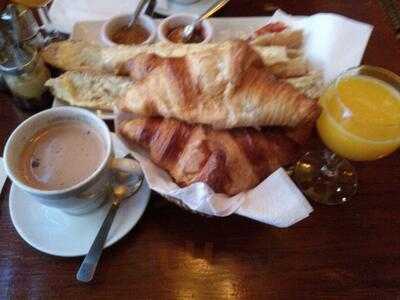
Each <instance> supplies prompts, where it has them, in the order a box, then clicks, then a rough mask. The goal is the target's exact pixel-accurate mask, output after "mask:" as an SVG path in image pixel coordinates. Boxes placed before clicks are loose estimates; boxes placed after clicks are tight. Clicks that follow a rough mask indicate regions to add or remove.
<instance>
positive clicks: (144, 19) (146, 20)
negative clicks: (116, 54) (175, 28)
mask: <svg viewBox="0 0 400 300" xmlns="http://www.w3.org/2000/svg"><path fill="white" fill-rule="evenodd" d="M131 17H132V15H118V16H115V17H112V18H111V19H110V20H108V21H107V22H105V23H104V24H103V26H102V28H101V40H102V42H103V43H104V44H105V45H107V46H116V45H120V44H117V43H114V42H113V41H112V39H111V37H112V36H113V35H114V34H115V32H116V31H117V30H118V29H120V28H121V27H123V26H125V25H128V23H129V21H130V19H131ZM136 23H137V24H139V25H141V26H142V27H143V28H145V29H146V30H147V31H148V32H149V37H148V38H147V40H145V41H144V42H143V43H141V44H140V45H144V44H150V43H152V42H153V41H154V39H155V38H156V35H157V27H156V24H155V23H154V20H153V19H152V18H150V17H149V16H146V15H141V16H139V17H138V18H137V20H136Z"/></svg>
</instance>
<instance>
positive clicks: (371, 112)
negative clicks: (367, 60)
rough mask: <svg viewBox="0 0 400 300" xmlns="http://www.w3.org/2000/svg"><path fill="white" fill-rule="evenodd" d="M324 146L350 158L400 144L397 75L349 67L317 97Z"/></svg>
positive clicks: (361, 157) (383, 152)
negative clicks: (320, 110)
mask: <svg viewBox="0 0 400 300" xmlns="http://www.w3.org/2000/svg"><path fill="white" fill-rule="evenodd" d="M320 105H321V107H322V114H321V116H320V118H319V119H318V121H317V129H318V133H319V136H320V137H321V139H322V141H323V142H324V143H325V145H326V146H327V147H328V148H329V149H330V150H332V151H333V152H335V153H336V154H339V155H340V156H342V157H345V158H348V159H350V160H356V161H365V160H375V159H378V158H381V157H384V156H386V155H389V154H390V153H392V152H394V151H395V150H396V149H397V148H398V147H399V146H400V77H399V76H397V75H396V74H394V73H392V72H390V71H388V70H385V69H382V68H378V67H372V66H361V67H358V68H354V69H350V70H348V71H347V72H345V73H344V74H342V75H341V76H339V77H338V78H337V79H336V80H335V82H334V83H333V84H332V85H331V86H330V87H329V88H328V89H327V90H326V92H325V93H324V95H323V96H322V97H321V98H320Z"/></svg>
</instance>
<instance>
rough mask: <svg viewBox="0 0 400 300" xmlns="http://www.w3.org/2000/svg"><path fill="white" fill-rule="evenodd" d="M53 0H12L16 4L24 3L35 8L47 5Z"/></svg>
mask: <svg viewBox="0 0 400 300" xmlns="http://www.w3.org/2000/svg"><path fill="white" fill-rule="evenodd" d="M51 1H52V0H12V1H11V2H14V3H16V4H22V5H24V6H27V7H31V8H35V7H41V6H45V5H47V4H48V3H49V2H51Z"/></svg>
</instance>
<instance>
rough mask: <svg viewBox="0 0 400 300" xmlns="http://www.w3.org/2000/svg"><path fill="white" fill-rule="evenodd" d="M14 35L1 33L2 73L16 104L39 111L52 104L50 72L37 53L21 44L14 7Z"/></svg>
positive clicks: (30, 47)
mask: <svg viewBox="0 0 400 300" xmlns="http://www.w3.org/2000/svg"><path fill="white" fill-rule="evenodd" d="M10 13H11V21H12V35H11V36H7V35H5V34H3V33H2V34H1V36H0V46H1V58H0V72H1V73H2V75H3V78H4V80H5V82H6V84H7V86H8V88H9V89H10V91H11V93H12V94H13V96H14V99H15V103H16V105H18V106H19V107H20V108H21V109H24V110H40V109H44V108H46V107H48V106H49V105H50V103H51V96H50V95H49V93H48V91H47V88H46V86H45V83H46V81H47V80H48V79H49V78H50V71H49V70H48V69H47V67H46V66H45V64H44V62H43V60H42V59H41V57H40V55H39V53H38V50H37V49H35V48H34V47H32V46H30V45H28V44H27V43H23V42H21V29H20V24H19V21H18V18H17V16H16V9H15V7H13V8H11V10H10Z"/></svg>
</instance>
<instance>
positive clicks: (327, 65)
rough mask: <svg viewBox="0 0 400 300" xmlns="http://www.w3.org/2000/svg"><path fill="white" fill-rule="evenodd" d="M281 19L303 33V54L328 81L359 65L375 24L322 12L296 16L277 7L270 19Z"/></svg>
mask: <svg viewBox="0 0 400 300" xmlns="http://www.w3.org/2000/svg"><path fill="white" fill-rule="evenodd" d="M276 21H282V22H284V23H286V24H288V25H290V26H292V27H294V28H299V29H302V30H303V32H304V38H305V40H304V53H305V56H306V57H307V59H308V60H309V61H310V63H311V65H312V66H313V67H314V68H316V69H320V70H322V71H323V73H324V79H325V83H326V84H327V83H329V82H331V81H332V80H333V79H335V78H336V77H337V76H338V75H340V74H341V73H342V72H343V71H345V70H347V69H349V68H352V67H356V66H358V65H359V64H360V62H361V59H362V57H363V55H364V51H365V48H366V47H367V44H368V40H369V37H370V35H371V32H372V29H373V26H371V25H369V24H366V23H362V22H358V21H355V20H352V19H349V18H347V17H344V16H341V15H337V14H330V13H320V14H315V15H312V16H309V17H307V18H293V16H291V15H288V14H286V13H285V12H284V11H281V10H278V11H276V12H275V14H274V15H273V16H272V18H271V22H276Z"/></svg>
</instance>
